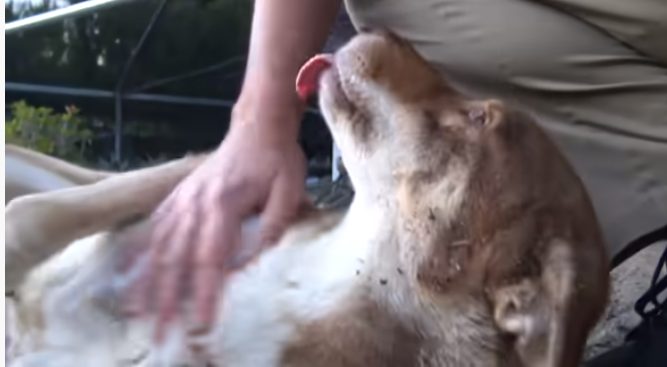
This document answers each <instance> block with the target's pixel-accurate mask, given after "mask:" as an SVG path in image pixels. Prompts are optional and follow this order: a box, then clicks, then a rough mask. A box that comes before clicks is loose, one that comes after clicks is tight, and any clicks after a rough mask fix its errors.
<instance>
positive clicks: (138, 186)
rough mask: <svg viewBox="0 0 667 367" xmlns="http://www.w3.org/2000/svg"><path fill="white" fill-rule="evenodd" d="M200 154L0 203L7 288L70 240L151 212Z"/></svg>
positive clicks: (194, 164) (196, 164)
mask: <svg viewBox="0 0 667 367" xmlns="http://www.w3.org/2000/svg"><path fill="white" fill-rule="evenodd" d="M203 159H205V157H204V156H196V157H187V158H183V159H180V160H177V161H174V162H170V163H167V164H163V165H160V166H156V167H151V168H146V169H141V170H136V171H131V172H127V173H123V174H119V175H115V176H113V177H110V178H107V179H105V180H102V181H99V182H97V183H95V184H92V185H85V186H79V187H73V188H68V189H63V190H57V191H51V192H44V193H39V194H33V195H27V196H23V197H19V198H17V199H15V200H13V201H12V202H10V203H9V204H8V205H7V207H6V209H5V256H6V257H5V276H6V277H5V287H6V292H12V291H13V290H15V288H16V287H17V286H18V285H19V284H20V282H21V281H22V280H23V278H24V276H25V274H27V273H28V272H29V271H30V270H31V269H32V268H33V267H34V266H36V265H38V264H39V263H41V262H42V261H44V260H46V259H48V258H49V257H50V256H51V255H53V254H55V253H57V252H58V251H60V250H62V249H63V248H64V247H65V246H67V245H68V244H69V243H71V242H72V241H74V240H77V239H79V238H82V237H85V236H88V235H91V234H94V233H97V232H101V231H106V230H109V229H111V228H113V227H114V226H116V225H118V224H120V223H122V222H124V221H128V220H131V219H133V218H136V217H139V216H145V215H147V214H148V213H150V212H151V211H152V210H154V209H155V207H156V206H157V205H158V204H159V203H160V202H161V201H162V200H164V198H165V197H166V196H167V195H168V194H169V193H170V192H171V191H172V190H173V189H174V187H175V186H176V185H177V184H178V182H179V181H180V180H181V179H183V178H184V177H185V176H186V175H187V174H189V173H190V172H191V171H192V170H193V169H194V168H195V167H197V166H198V165H199V164H200V163H201V162H202V161H203Z"/></svg>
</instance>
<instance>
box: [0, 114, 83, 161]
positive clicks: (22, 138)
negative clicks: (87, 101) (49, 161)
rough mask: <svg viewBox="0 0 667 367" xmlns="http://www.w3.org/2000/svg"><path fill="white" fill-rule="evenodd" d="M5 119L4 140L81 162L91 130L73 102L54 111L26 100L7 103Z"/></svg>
mask: <svg viewBox="0 0 667 367" xmlns="http://www.w3.org/2000/svg"><path fill="white" fill-rule="evenodd" d="M10 111H11V116H10V117H11V118H10V120H8V121H7V122H6V123H5V141H6V142H7V143H12V144H16V145H20V146H23V147H26V148H30V149H34V150H37V151H39V152H42V153H45V154H48V155H52V156H56V157H59V158H62V159H66V160H69V161H74V162H79V163H83V162H85V161H86V154H87V150H88V149H89V148H90V144H91V141H92V138H93V133H92V131H91V130H90V129H88V128H87V126H86V124H85V123H84V120H83V119H82V118H81V117H79V110H78V109H77V108H76V107H75V106H67V107H65V113H56V112H55V111H53V109H51V108H48V107H35V106H30V105H28V104H27V103H26V102H25V101H19V102H15V103H13V104H12V105H11V107H10Z"/></svg>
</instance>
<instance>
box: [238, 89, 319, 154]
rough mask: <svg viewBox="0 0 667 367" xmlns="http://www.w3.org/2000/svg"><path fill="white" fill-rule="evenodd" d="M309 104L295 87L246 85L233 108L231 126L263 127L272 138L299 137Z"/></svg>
mask: <svg viewBox="0 0 667 367" xmlns="http://www.w3.org/2000/svg"><path fill="white" fill-rule="evenodd" d="M305 107H306V106H305V104H304V103H303V102H302V101H301V100H300V99H299V98H298V96H297V94H296V92H295V91H294V90H290V91H289V92H287V91H278V90H275V89H271V88H261V87H259V86H257V87H252V88H245V87H244V89H243V91H242V93H241V95H240V96H239V99H238V100H237V102H236V104H235V105H234V107H233V109H232V116H231V126H230V128H232V129H245V128H251V129H259V130H261V133H262V134H266V135H267V136H269V137H271V138H276V139H279V140H285V139H287V140H293V141H296V140H297V138H298V134H299V127H300V124H301V118H302V116H303V112H304V110H305Z"/></svg>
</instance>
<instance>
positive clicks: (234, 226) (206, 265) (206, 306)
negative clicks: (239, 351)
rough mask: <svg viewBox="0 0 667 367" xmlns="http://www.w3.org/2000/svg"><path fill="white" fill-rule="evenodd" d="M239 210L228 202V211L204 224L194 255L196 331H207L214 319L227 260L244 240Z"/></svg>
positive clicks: (216, 214) (194, 330) (212, 217)
mask: <svg viewBox="0 0 667 367" xmlns="http://www.w3.org/2000/svg"><path fill="white" fill-rule="evenodd" d="M238 213H239V210H238V208H236V207H233V206H231V205H226V206H225V207H224V211H222V210H221V211H213V212H211V213H209V214H208V215H209V216H210V217H209V218H207V220H206V221H205V222H204V224H203V226H202V228H201V237H200V245H199V246H197V248H196V249H195V255H194V256H195V269H194V277H193V283H194V284H193V287H194V289H195V295H194V296H195V309H194V311H195V324H194V327H193V328H192V330H191V332H192V333H194V334H201V333H205V332H207V331H208V330H209V327H210V325H211V324H212V323H213V321H214V318H215V314H216V312H215V311H216V307H217V303H218V299H217V297H218V294H219V293H220V290H221V288H222V282H223V275H224V265H225V260H226V259H228V258H230V257H231V256H232V254H233V253H234V252H235V251H236V247H237V246H238V245H239V242H240V231H241V219H240V216H239V214H238Z"/></svg>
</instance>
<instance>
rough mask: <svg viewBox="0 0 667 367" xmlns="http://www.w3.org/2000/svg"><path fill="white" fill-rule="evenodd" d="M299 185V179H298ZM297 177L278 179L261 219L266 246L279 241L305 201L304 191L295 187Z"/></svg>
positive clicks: (272, 188)
mask: <svg viewBox="0 0 667 367" xmlns="http://www.w3.org/2000/svg"><path fill="white" fill-rule="evenodd" d="M296 183H297V184H298V183H299V181H298V177H297V178H296ZM294 185H295V177H289V176H286V175H283V176H279V177H277V178H276V180H275V182H274V184H273V186H272V187H271V192H270V194H269V197H268V201H267V203H266V206H265V208H264V211H263V213H262V217H261V223H262V229H261V241H262V244H263V245H264V246H266V245H268V244H271V243H273V242H275V241H277V240H278V238H279V237H280V236H281V235H282V232H283V231H284V229H285V228H286V227H287V226H288V225H289V223H290V222H291V221H292V220H293V219H294V218H295V217H296V215H297V214H298V211H299V208H300V207H301V204H302V203H303V201H304V196H305V195H304V189H303V185H302V187H301V188H298V187H294Z"/></svg>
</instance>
